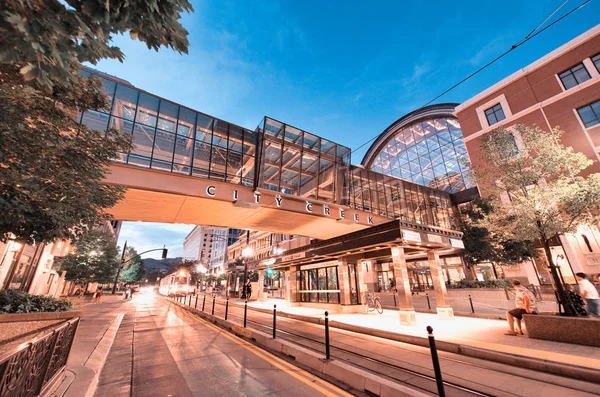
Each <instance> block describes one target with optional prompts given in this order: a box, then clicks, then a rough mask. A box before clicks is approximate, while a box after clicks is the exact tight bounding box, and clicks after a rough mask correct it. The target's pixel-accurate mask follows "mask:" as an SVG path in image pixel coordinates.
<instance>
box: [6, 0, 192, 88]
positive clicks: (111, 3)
mask: <svg viewBox="0 0 600 397" xmlns="http://www.w3.org/2000/svg"><path fill="white" fill-rule="evenodd" d="M190 11H193V8H192V6H191V5H190V3H189V2H188V1H186V0H80V1H73V0H68V1H60V0H28V1H21V0H3V2H2V18H1V19H0V37H2V40H0V54H1V56H0V62H2V63H6V64H11V65H16V66H18V67H19V69H20V73H21V74H22V75H23V76H24V77H25V79H26V80H27V81H30V80H35V81H36V82H37V83H38V84H39V85H43V86H47V87H52V86H53V85H55V84H59V85H62V86H65V87H66V86H69V85H70V84H71V83H72V82H73V81H74V78H75V76H74V74H73V71H72V69H71V66H72V65H78V64H80V63H81V62H90V63H92V64H94V65H95V64H96V63H97V62H98V61H99V60H101V59H118V60H119V61H123V59H124V58H125V55H124V54H123V53H122V52H121V50H120V49H119V48H118V47H115V46H113V45H112V40H113V38H114V37H115V36H118V35H123V34H129V35H130V37H131V38H132V39H137V40H140V41H143V42H145V43H146V45H147V46H148V48H149V49H154V50H157V51H158V49H159V48H160V47H162V46H165V47H170V48H172V49H174V50H176V51H178V52H179V53H182V52H183V53H187V47H188V46H189V43H188V40H187V35H188V32H187V31H186V30H185V29H184V28H183V27H182V26H181V24H180V23H179V19H180V18H181V14H182V12H190Z"/></svg>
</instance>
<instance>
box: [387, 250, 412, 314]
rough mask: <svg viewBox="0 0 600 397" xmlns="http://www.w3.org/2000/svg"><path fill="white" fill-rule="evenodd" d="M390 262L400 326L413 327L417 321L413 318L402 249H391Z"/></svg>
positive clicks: (410, 294) (410, 293)
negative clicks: (392, 267) (392, 269)
mask: <svg viewBox="0 0 600 397" xmlns="http://www.w3.org/2000/svg"><path fill="white" fill-rule="evenodd" d="M392 262H393V264H394V279H395V280H396V290H397V292H396V295H397V298H398V306H399V308H400V310H399V312H398V315H399V317H400V324H403V325H414V324H416V322H417V319H416V316H415V307H414V305H413V299H412V291H411V290H410V280H409V279H408V270H407V268H406V258H405V257H404V248H402V247H392Z"/></svg>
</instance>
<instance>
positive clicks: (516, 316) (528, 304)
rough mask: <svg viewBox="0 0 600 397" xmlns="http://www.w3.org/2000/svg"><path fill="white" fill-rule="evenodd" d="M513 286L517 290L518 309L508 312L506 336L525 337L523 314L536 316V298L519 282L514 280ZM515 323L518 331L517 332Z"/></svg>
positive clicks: (516, 302) (516, 303)
mask: <svg viewBox="0 0 600 397" xmlns="http://www.w3.org/2000/svg"><path fill="white" fill-rule="evenodd" d="M512 285H513V287H514V288H515V305H516V306H517V307H516V308H514V309H512V310H509V311H507V312H506V321H508V331H507V332H506V333H505V335H524V334H523V329H522V328H521V320H523V314H536V313H537V307H536V305H535V296H534V295H533V294H532V293H531V291H529V290H528V289H527V288H525V287H523V286H522V285H521V282H520V281H519V280H513V281H512ZM515 322H516V323H517V330H515Z"/></svg>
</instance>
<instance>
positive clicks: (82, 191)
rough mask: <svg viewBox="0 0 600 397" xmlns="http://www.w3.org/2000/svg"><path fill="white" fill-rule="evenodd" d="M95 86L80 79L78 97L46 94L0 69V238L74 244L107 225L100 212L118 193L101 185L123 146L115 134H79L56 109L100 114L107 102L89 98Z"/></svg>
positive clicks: (83, 131)
mask: <svg viewBox="0 0 600 397" xmlns="http://www.w3.org/2000/svg"><path fill="white" fill-rule="evenodd" d="M94 80H95V81H94ZM94 80H89V79H85V78H83V77H81V78H79V79H78V83H77V84H76V85H77V87H78V90H81V91H78V92H71V93H68V94H67V93H66V92H65V91H61V90H55V91H53V92H52V93H51V92H47V91H44V90H34V89H30V88H29V87H27V86H26V85H25V83H24V82H23V81H22V78H21V77H20V76H19V75H18V73H17V72H16V70H15V69H13V70H10V67H8V68H7V67H0V108H1V109H2V117H1V118H0V189H1V191H2V195H0V211H2V214H3V216H2V217H1V218H0V238H3V239H4V240H6V239H7V238H8V236H9V235H10V234H11V233H12V234H13V235H14V236H15V238H16V239H17V240H19V241H22V242H27V243H33V242H38V243H39V242H41V241H51V240H54V239H76V238H77V237H79V236H81V235H82V234H84V233H85V232H87V231H88V230H90V229H91V228H93V227H94V226H96V225H97V224H99V223H100V222H101V221H103V220H106V219H109V215H108V214H107V213H106V212H105V209H106V208H110V207H112V206H113V205H114V204H115V203H116V202H117V201H118V200H119V199H121V198H122V197H123V192H124V189H123V188H122V187H119V186H109V185H104V184H102V183H101V181H102V179H103V178H104V177H105V175H106V173H107V171H108V166H109V165H110V163H111V159H113V158H115V157H116V155H117V153H118V152H119V151H123V150H125V151H126V150H128V148H129V147H130V143H129V142H130V141H129V139H128V138H127V137H124V136H119V135H118V133H117V132H116V131H110V132H108V134H106V135H104V133H103V134H99V133H96V132H93V131H89V130H87V129H86V128H83V129H81V130H79V131H78V130H77V124H76V123H75V121H74V120H73V119H72V118H71V116H70V115H69V114H68V113H66V112H65V111H63V110H61V109H59V108H57V107H56V105H55V103H54V101H59V102H62V103H64V104H66V103H68V104H69V106H70V107H75V106H83V105H85V107H104V106H105V105H106V99H105V97H103V96H100V94H98V95H96V96H94V95H88V93H87V92H88V91H90V90H96V89H97V88H98V86H99V84H100V83H99V82H98V81H97V79H94ZM63 94H64V95H63Z"/></svg>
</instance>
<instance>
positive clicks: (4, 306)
mask: <svg viewBox="0 0 600 397" xmlns="http://www.w3.org/2000/svg"><path fill="white" fill-rule="evenodd" d="M72 307H73V304H72V303H71V302H69V301H67V300H62V299H60V300H59V299H54V298H50V297H46V296H41V295H30V294H28V293H27V292H25V291H20V290H14V289H5V290H2V291H0V314H8V313H32V312H33V313H35V312H64V311H67V310H70V309H71V308H72Z"/></svg>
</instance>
